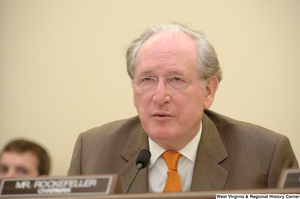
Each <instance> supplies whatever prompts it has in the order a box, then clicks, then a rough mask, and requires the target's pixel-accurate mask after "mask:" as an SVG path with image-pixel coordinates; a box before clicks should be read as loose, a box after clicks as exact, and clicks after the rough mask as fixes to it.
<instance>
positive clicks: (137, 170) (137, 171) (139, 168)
mask: <svg viewBox="0 0 300 199" xmlns="http://www.w3.org/2000/svg"><path fill="white" fill-rule="evenodd" d="M142 166H143V164H141V163H138V165H137V166H136V171H135V173H134V175H133V177H132V179H131V181H130V183H129V185H128V186H127V188H126V190H125V191H124V193H128V191H129V189H130V187H131V185H132V183H133V181H134V179H135V177H136V176H137V174H138V173H139V171H140V170H141V168H142Z"/></svg>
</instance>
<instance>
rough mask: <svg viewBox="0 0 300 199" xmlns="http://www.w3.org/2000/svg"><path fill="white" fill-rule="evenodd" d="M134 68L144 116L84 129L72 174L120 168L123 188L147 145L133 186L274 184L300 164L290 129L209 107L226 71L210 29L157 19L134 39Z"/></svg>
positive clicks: (130, 54) (130, 56)
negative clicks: (270, 127) (208, 32)
mask: <svg viewBox="0 0 300 199" xmlns="http://www.w3.org/2000/svg"><path fill="white" fill-rule="evenodd" d="M127 71H128V74H129V76H130V78H131V79H132V87H133V93H134V106H135V107H136V109H137V112H138V116H136V117H133V118H129V119H127V120H121V121H115V122H112V123H109V124H105V125H103V126H101V127H97V128H94V129H91V130H89V131H87V132H85V133H82V134H80V135H79V137H78V139H77V142H76V144H75V148H74V153H73V157H72V161H71V165H70V169H69V171H68V174H69V175H86V174H107V173H118V174H119V179H120V185H121V188H122V190H123V191H124V190H125V189H126V187H127V185H128V184H129V181H130V179H131V177H132V175H133V174H134V172H135V168H136V167H135V161H136V157H137V155H138V153H139V151H140V150H141V149H149V150H150V152H151V154H152V156H151V159H150V163H149V165H148V166H147V168H146V169H144V170H142V171H141V173H140V174H139V175H138V176H137V178H136V180H135V182H134V183H133V185H132V187H131V189H130V192H131V193H137V192H140V193H143V192H158V193H159V192H169V191H171V192H175V191H197V190H221V189H247V188H268V187H275V186H276V183H277V180H278V177H279V174H280V172H281V170H282V169H284V168H292V167H294V168H298V163H297V160H296V157H295V155H294V153H293V150H292V148H291V145H290V142H289V140H288V139H287V138H286V137H285V136H283V135H280V134H277V133H274V132H272V131H270V130H267V129H265V128H263V127H259V126H256V125H252V124H249V123H245V122H241V121H236V120H234V119H231V118H228V117H225V116H222V115H220V114H218V113H215V112H213V111H210V110H208V109H209V107H210V106H211V105H212V103H213V101H214V98H215V94H216V91H217V88H218V84H219V82H220V81H221V79H222V72H221V69H220V66H219V62H218V59H217V55H216V53H215V51H214V48H213V46H212V45H211V44H210V43H209V42H208V41H207V40H206V38H205V37H204V35H203V33H201V32H199V31H195V30H191V29H190V28H188V27H186V26H184V25H180V24H176V23H174V24H163V25H162V24H158V25H154V26H152V27H150V28H149V29H148V30H146V31H145V32H144V33H143V34H142V35H141V36H140V37H139V38H138V39H136V40H134V41H133V42H132V44H131V45H130V46H129V48H128V50H127ZM173 160H174V161H173ZM170 161H171V162H172V163H169V162H170ZM170 164H172V165H173V167H172V168H171V166H170ZM174 165H175V166H174Z"/></svg>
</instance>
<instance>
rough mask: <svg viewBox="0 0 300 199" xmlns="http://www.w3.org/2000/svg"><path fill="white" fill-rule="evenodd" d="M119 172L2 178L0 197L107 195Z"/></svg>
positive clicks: (112, 190) (114, 184)
mask: <svg viewBox="0 0 300 199" xmlns="http://www.w3.org/2000/svg"><path fill="white" fill-rule="evenodd" d="M116 181H117V174H112V175H97V176H68V177H44V178H43V177H37V178H18V179H16V178H10V179H9V178H7V179H2V183H1V188H0V197H10V196H11V197H17V196H21V197H22V196H47V195H60V196H61V195H64V196H68V195H69V196H70V195H94V194H98V195H99V194H101V195H107V194H111V193H114V191H115V188H116Z"/></svg>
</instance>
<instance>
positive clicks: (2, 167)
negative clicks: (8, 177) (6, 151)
mask: <svg viewBox="0 0 300 199" xmlns="http://www.w3.org/2000/svg"><path fill="white" fill-rule="evenodd" d="M7 170H8V169H7V167H5V166H1V167H0V174H6V173H7Z"/></svg>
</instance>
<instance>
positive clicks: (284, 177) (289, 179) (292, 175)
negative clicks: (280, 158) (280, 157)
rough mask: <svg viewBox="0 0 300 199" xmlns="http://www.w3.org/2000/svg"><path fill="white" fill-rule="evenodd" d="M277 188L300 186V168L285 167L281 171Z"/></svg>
mask: <svg viewBox="0 0 300 199" xmlns="http://www.w3.org/2000/svg"><path fill="white" fill-rule="evenodd" d="M277 187H278V188H295V187H300V169H286V170H283V171H282V172H281V175H280V178H279V180H278V184H277Z"/></svg>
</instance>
